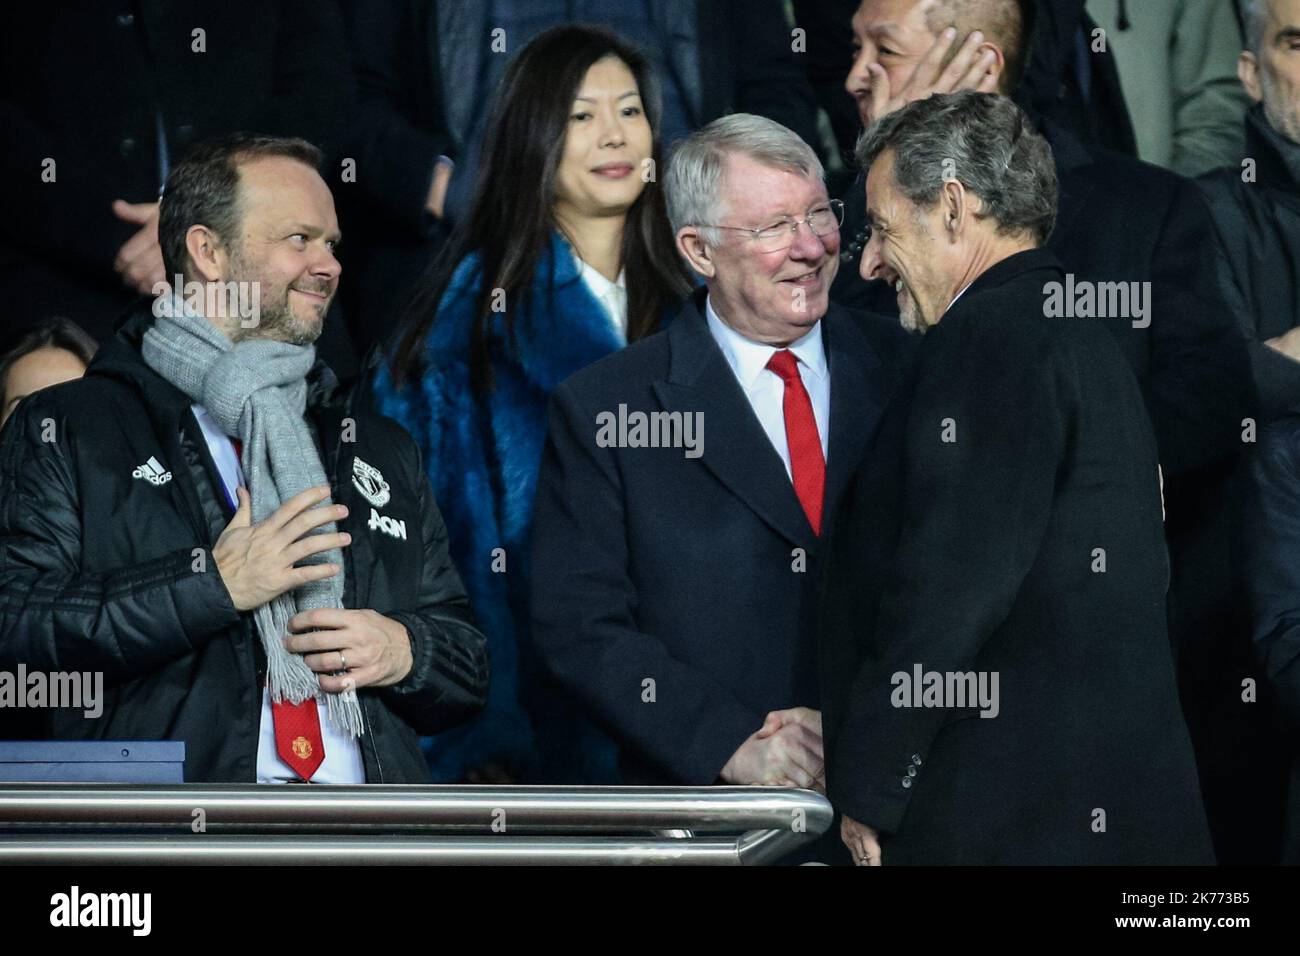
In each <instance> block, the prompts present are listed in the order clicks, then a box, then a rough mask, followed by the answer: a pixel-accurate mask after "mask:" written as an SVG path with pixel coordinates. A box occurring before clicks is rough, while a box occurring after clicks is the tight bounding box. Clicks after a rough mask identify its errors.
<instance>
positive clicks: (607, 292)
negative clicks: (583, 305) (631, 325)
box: [573, 252, 627, 344]
mask: <svg viewBox="0 0 1300 956" xmlns="http://www.w3.org/2000/svg"><path fill="white" fill-rule="evenodd" d="M573 261H574V262H575V263H577V266H578V276H579V277H580V278H581V279H582V281H583V282H584V283H586V286H587V291H589V292H590V293H591V294H592V295H593V296H595V297H596V301H597V302H599V303H600V305H601V308H603V309H604V310H605V315H606V317H607V318H608V319H609V322H610V325H612V326H613V327H614V331H615V332H617V333H618V339H619V341H620V342H623V343H624V344H626V343H627V270H626V269H624V270H622V271H620V272H619V274H618V281H616V282H610V281H609V280H608V279H606V278H605V277H604V276H603V275H601V274H600V272H599V270H597V269H593V268H592V267H591V266H589V265H587V263H585V262H583V261H582V260H581V259H579V258H578V254H577V253H576V252H575V253H574V254H573Z"/></svg>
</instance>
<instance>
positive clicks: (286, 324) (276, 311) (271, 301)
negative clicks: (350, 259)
mask: <svg viewBox="0 0 1300 956" xmlns="http://www.w3.org/2000/svg"><path fill="white" fill-rule="evenodd" d="M230 271H231V273H232V274H233V275H234V277H235V281H237V282H257V283H258V285H259V287H260V295H259V306H260V308H259V314H258V316H257V322H256V323H255V324H254V325H252V326H247V327H245V326H244V325H243V324H242V323H240V324H237V325H236V326H235V329H234V330H233V334H232V335H231V341H233V342H241V341H245V340H248V339H270V340H272V341H275V342H286V343H288V344H289V345H313V344H314V343H315V342H316V340H317V339H319V338H320V335H321V332H322V331H323V330H324V327H325V311H327V310H328V306H329V301H327V302H326V309H325V310H322V311H321V313H320V314H319V317H318V318H316V319H315V320H314V321H310V322H308V323H306V324H304V323H303V322H302V321H301V320H300V319H299V318H298V317H297V315H295V314H294V311H293V306H292V305H291V304H290V302H289V292H290V288H289V285H288V283H285V284H283V285H281V284H275V283H271V282H267V281H266V280H264V279H256V278H244V277H249V276H255V275H256V271H255V270H254V269H253V268H252V266H251V264H250V263H248V262H247V261H246V260H245V259H244V258H243V257H242V256H241V255H240V254H239V252H238V251H237V250H236V251H234V252H233V253H232V255H231V261H230ZM308 291H310V292H318V293H328V291H329V286H328V285H327V284H320V285H319V286H318V287H316V288H309V289H308ZM330 301H332V300H330Z"/></svg>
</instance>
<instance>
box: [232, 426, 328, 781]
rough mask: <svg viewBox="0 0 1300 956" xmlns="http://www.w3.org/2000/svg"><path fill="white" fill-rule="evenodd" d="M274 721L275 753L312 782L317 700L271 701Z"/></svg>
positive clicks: (317, 757) (317, 760) (239, 451)
mask: <svg viewBox="0 0 1300 956" xmlns="http://www.w3.org/2000/svg"><path fill="white" fill-rule="evenodd" d="M230 443H231V444H232V445H234V446H235V457H236V458H239V459H240V460H242V459H243V457H244V446H243V443H242V442H240V440H239V439H238V438H232V439H230ZM271 722H272V723H273V724H274V725H275V752H276V753H278V754H279V755H280V759H281V760H283V761H284V762H285V763H287V764H288V765H289V767H290V769H292V770H293V772H294V773H296V774H297V775H298V776H300V777H302V779H304V780H310V779H311V777H312V774H314V773H315V772H316V771H317V770H318V769H320V765H321V761H323V760H324V759H325V742H324V740H323V739H322V738H321V732H320V711H319V710H318V709H317V707H316V698H315V697H309V698H307V699H306V700H304V701H303V702H302V703H301V704H291V703H289V702H288V701H287V700H282V701H280V703H278V704H277V703H276V702H275V701H271Z"/></svg>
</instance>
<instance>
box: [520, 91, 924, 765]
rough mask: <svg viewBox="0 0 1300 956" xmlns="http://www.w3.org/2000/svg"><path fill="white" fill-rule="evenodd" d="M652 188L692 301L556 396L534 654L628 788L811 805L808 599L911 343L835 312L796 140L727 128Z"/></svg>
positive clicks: (541, 522) (836, 217)
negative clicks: (797, 798)
mask: <svg viewBox="0 0 1300 956" xmlns="http://www.w3.org/2000/svg"><path fill="white" fill-rule="evenodd" d="M666 190H667V198H668V205H669V216H670V218H671V220H672V224H673V228H674V231H675V233H676V236H677V248H678V251H679V252H680V253H681V255H682V256H683V257H685V259H686V260H687V261H688V262H689V263H690V265H691V267H692V269H694V271H695V272H696V273H697V274H698V275H699V277H700V279H701V280H702V282H703V285H704V287H703V288H701V289H699V290H698V292H697V294H696V295H694V296H693V297H692V299H691V300H690V301H689V302H688V304H687V306H686V307H685V309H684V310H683V311H682V312H681V314H679V315H678V316H677V317H676V318H675V319H674V320H673V322H672V323H670V325H669V327H668V328H667V329H666V330H665V331H663V332H661V333H659V334H657V335H654V336H651V337H650V338H647V339H644V340H642V341H640V342H638V343H636V344H634V345H632V346H630V347H629V348H627V349H625V350H624V351H622V352H619V353H617V354H615V355H612V356H610V357H608V358H606V359H604V360H602V361H600V362H598V363H596V364H595V365H592V366H590V367H588V368H586V369H584V370H583V371H581V372H579V373H577V374H576V375H574V376H573V377H572V378H570V379H569V380H568V381H566V382H565V383H564V384H563V385H562V386H560V388H559V389H557V391H556V392H555V395H554V397H553V399H552V404H551V421H550V432H549V437H548V441H547V448H546V452H545V456H544V459H543V463H542V469H541V475H540V478H539V480H538V492H537V506H536V512H537V519H536V528H535V532H534V554H533V567H534V570H533V582H534V587H533V608H534V610H533V621H534V624H533V626H534V629H535V633H536V639H537V644H538V646H539V648H540V651H541V654H542V656H543V657H544V659H545V663H546V664H547V665H548V667H549V669H550V670H551V671H552V672H553V673H554V675H555V676H556V677H557V678H558V680H559V681H560V682H561V683H562V684H563V685H564V686H565V687H566V688H567V689H569V690H570V691H571V692H572V693H573V695H574V696H575V697H576V698H578V699H580V700H581V701H583V702H584V703H585V705H586V706H587V707H588V708H589V709H590V710H591V712H592V714H593V715H594V716H595V717H596V718H597V719H598V720H599V721H600V722H601V723H602V724H604V725H605V726H606V727H607V728H608V729H609V730H610V731H611V732H612V734H613V735H614V737H615V738H616V740H617V741H618V743H619V745H620V747H621V765H622V768H623V771H624V774H625V777H626V778H627V779H628V781H629V782H635V783H659V784H665V783H666V784H697V785H698V784H712V783H732V784H773V785H780V784H784V785H794V786H799V787H813V788H816V789H821V788H822V787H823V766H822V764H823V748H822V740H821V718H820V711H819V706H818V702H817V680H816V673H815V663H814V655H813V646H812V640H811V633H810V628H809V626H808V624H809V621H808V617H809V610H810V590H811V582H812V581H814V579H815V575H816V572H817V569H818V566H819V560H820V554H821V547H822V533H823V531H824V529H825V527H826V524H827V520H828V515H829V512H830V510H831V507H832V502H833V501H834V499H835V497H836V495H837V494H838V492H839V490H840V489H841V488H842V487H843V483H844V481H845V480H846V479H847V477H848V475H849V474H850V473H851V471H852V469H853V466H854V465H855V464H856V463H857V461H858V460H859V459H860V458H861V457H862V455H863V454H864V453H869V451H868V449H869V447H870V444H871V441H872V438H873V435H874V432H875V429H876V424H877V422H878V421H879V418H880V414H881V411H882V410H883V408H884V406H885V404H886V402H887V401H888V399H889V395H890V392H891V389H892V388H893V386H894V383H895V381H896V378H897V375H896V372H895V369H896V368H897V366H898V363H899V359H900V354H901V353H902V352H903V351H904V350H905V349H906V343H907V341H908V339H907V337H906V336H905V335H904V334H903V333H902V332H901V331H900V330H899V329H898V327H897V325H896V323H892V322H885V321H884V320H881V321H880V322H879V324H874V323H872V322H869V321H867V320H866V318H865V317H860V316H859V317H853V316H850V315H849V314H848V313H846V312H844V311H843V310H841V309H839V308H838V307H836V306H832V305H830V304H829V302H828V299H827V290H828V289H829V287H830V283H831V280H832V279H833V278H834V275H835V270H836V268H837V266H838V262H839V259H838V253H839V246H840V239H839V232H838V227H839V224H840V215H841V213H840V207H839V205H838V203H836V202H834V201H832V200H831V199H829V198H828V196H827V193H826V187H825V185H824V184H823V180H822V167H821V164H820V163H819V162H818V160H817V157H816V155H815V154H814V153H813V151H812V150H811V149H810V148H809V147H808V146H807V144H806V143H804V142H803V141H802V140H801V139H799V137H798V136H796V135H795V134H794V133H792V132H791V131H790V130H788V129H786V128H784V127H782V126H780V125H779V124H777V123H774V122H773V121H771V120H767V119H764V118H761V117H757V116H752V115H748V114H734V115H731V116H727V117H724V118H722V119H719V120H717V121H715V122H713V123H711V124H709V125H708V126H706V127H704V128H703V129H701V130H699V131H698V132H696V133H695V134H693V135H692V136H690V137H689V138H688V139H686V140H685V141H683V142H682V144H681V145H680V146H679V147H678V149H677V151H676V153H675V154H674V156H673V158H672V161H671V163H670V167H669V169H668V172H667V178H666Z"/></svg>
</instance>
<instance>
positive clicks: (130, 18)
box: [117, 13, 135, 27]
mask: <svg viewBox="0 0 1300 956" xmlns="http://www.w3.org/2000/svg"><path fill="white" fill-rule="evenodd" d="M133 23H135V15H134V14H131V13H119V14H118V15H117V25H118V26H119V27H129V26H130V25H131V24H133Z"/></svg>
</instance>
